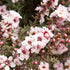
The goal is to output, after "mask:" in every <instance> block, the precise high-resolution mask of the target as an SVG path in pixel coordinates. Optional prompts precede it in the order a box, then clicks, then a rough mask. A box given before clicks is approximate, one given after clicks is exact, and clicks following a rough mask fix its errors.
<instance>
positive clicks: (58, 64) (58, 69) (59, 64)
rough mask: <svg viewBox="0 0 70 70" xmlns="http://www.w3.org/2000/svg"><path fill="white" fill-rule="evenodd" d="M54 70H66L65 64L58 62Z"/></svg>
mask: <svg viewBox="0 0 70 70" xmlns="http://www.w3.org/2000/svg"><path fill="white" fill-rule="evenodd" d="M54 68H55V69H56V70H64V69H63V64H62V63H60V62H57V63H56V64H54Z"/></svg>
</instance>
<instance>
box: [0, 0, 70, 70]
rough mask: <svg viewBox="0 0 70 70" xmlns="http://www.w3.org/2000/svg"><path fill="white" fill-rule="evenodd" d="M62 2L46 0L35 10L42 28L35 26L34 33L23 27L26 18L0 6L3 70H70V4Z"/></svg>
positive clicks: (32, 27)
mask: <svg viewBox="0 0 70 70" xmlns="http://www.w3.org/2000/svg"><path fill="white" fill-rule="evenodd" d="M11 1H12V3H14V4H13V6H14V5H16V4H17V3H18V1H19V0H11ZM23 1H24V0H23ZM16 2H17V3H16ZM19 2H20V1H19ZM59 3H60V2H59V0H42V2H41V6H38V7H36V8H35V10H36V11H38V13H37V17H39V22H40V25H39V24H38V26H36V25H37V24H36V25H35V24H33V23H32V24H30V25H29V28H30V30H25V27H26V25H24V28H23V27H22V25H21V24H20V25H19V23H20V19H22V20H23V19H24V18H25V17H26V16H24V17H23V15H22V16H21V15H20V14H19V13H18V12H16V11H15V10H7V9H6V8H7V7H6V5H2V6H0V16H1V18H0V20H1V21H0V70H70V5H69V6H67V7H66V6H64V5H62V4H64V3H65V1H62V4H59ZM18 5H19V4H18ZM50 9H51V12H50ZM22 11H23V10H22ZM46 18H47V19H46ZM36 19H37V18H36ZM46 20H47V21H46ZM35 21H36V20H35ZM45 22H46V23H45ZM42 23H45V24H42ZM41 24H42V25H41ZM39 26H40V27H39ZM26 29H28V28H27V27H26ZM24 35H26V36H24ZM20 36H21V38H20ZM9 48H11V50H10V52H11V53H10V52H9ZM12 49H13V50H12ZM7 50H8V51H7ZM6 51H7V52H8V54H6V53H5V52H6Z"/></svg>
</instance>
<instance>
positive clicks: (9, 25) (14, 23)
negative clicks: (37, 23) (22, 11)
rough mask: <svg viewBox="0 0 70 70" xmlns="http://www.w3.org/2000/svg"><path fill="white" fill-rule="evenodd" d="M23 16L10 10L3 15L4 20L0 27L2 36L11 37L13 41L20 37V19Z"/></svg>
mask: <svg viewBox="0 0 70 70" xmlns="http://www.w3.org/2000/svg"><path fill="white" fill-rule="evenodd" d="M20 18H22V17H21V16H20V15H19V13H17V12H15V11H13V10H10V11H8V12H7V14H4V15H2V20H1V22H0V26H1V27H0V28H1V31H2V37H5V38H9V37H10V38H11V39H12V41H13V42H16V41H17V39H18V35H17V34H18V31H19V28H20V27H19V19H20Z"/></svg>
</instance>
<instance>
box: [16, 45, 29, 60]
mask: <svg viewBox="0 0 70 70" xmlns="http://www.w3.org/2000/svg"><path fill="white" fill-rule="evenodd" d="M17 53H18V54H20V56H19V59H20V60H22V61H23V60H24V59H26V60H27V59H28V58H29V50H27V49H26V48H25V46H22V47H21V48H20V49H18V50H17Z"/></svg>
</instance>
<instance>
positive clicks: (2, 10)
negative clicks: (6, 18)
mask: <svg viewBox="0 0 70 70" xmlns="http://www.w3.org/2000/svg"><path fill="white" fill-rule="evenodd" d="M6 13H7V10H6V6H5V5H2V6H0V15H5V14H6Z"/></svg>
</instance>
